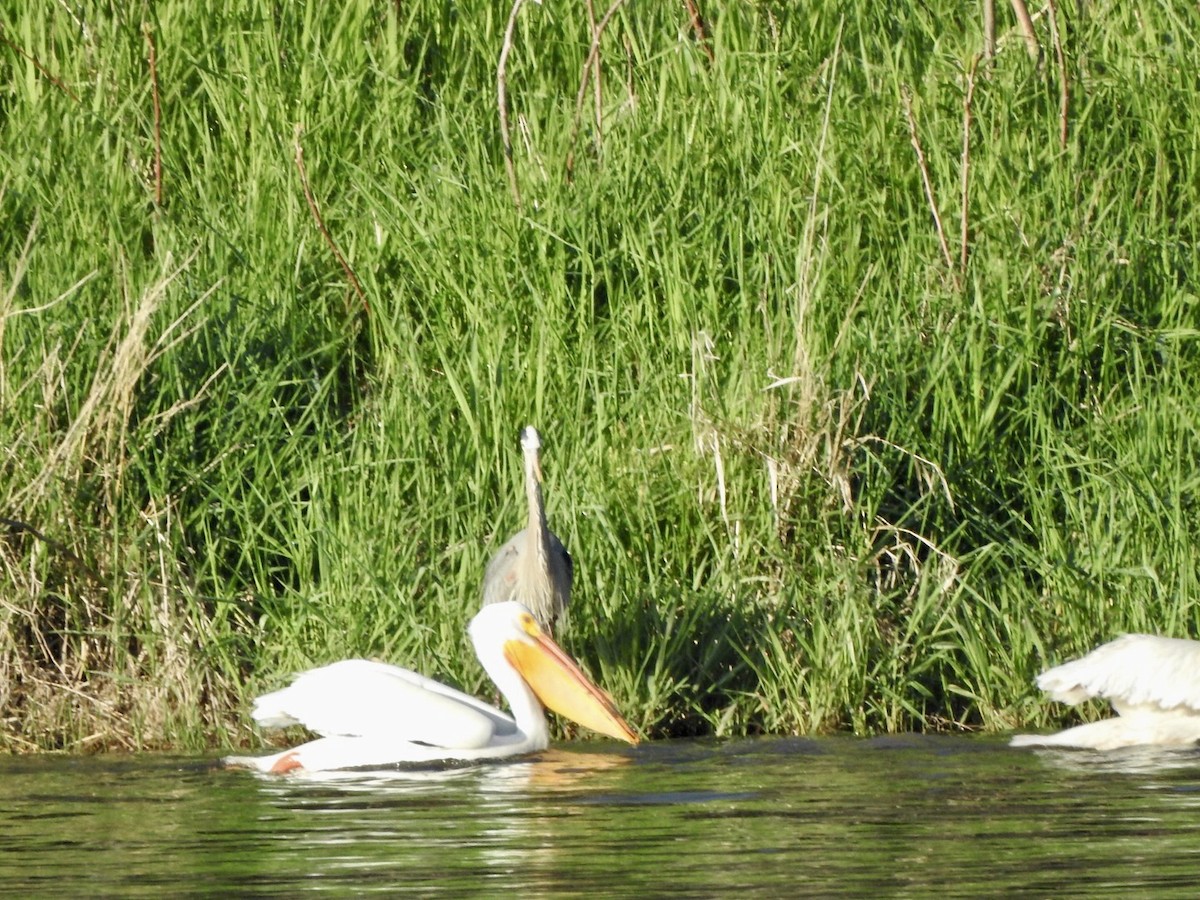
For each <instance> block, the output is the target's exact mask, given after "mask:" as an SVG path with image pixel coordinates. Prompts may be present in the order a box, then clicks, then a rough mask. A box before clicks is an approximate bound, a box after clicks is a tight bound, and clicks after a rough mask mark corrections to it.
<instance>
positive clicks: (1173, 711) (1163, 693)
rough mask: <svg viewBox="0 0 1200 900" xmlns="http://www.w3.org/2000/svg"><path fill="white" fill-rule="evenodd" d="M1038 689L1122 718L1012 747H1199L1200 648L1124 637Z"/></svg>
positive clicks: (1020, 738) (1051, 672)
mask: <svg viewBox="0 0 1200 900" xmlns="http://www.w3.org/2000/svg"><path fill="white" fill-rule="evenodd" d="M1037 685H1038V687H1040V688H1041V689H1042V690H1043V691H1045V692H1046V693H1048V694H1049V695H1050V697H1051V698H1052V699H1054V700H1058V701H1060V702H1062V703H1069V704H1072V705H1074V704H1076V703H1082V702H1083V701H1084V700H1089V699H1091V698H1093V697H1101V698H1103V699H1105V700H1108V701H1109V702H1110V703H1111V704H1112V705H1113V709H1115V710H1116V711H1117V715H1116V717H1114V718H1111V719H1101V720H1100V721H1099V722H1090V723H1088V724H1086V725H1076V726H1075V727H1074V728H1068V729H1067V730H1066V731H1060V732H1059V733H1058V734H1018V735H1017V736H1016V737H1014V738H1013V739H1012V744H1013V746H1015V747H1039V746H1040V747H1087V748H1091V749H1094V750H1113V749H1115V748H1117V747H1129V746H1133V745H1135V744H1164V745H1166V744H1174V745H1185V744H1195V743H1196V742H1197V741H1200V643H1198V642H1196V641H1189V640H1182V639H1180V638H1168V637H1158V636H1157V635H1152V634H1127V635H1124V636H1123V637H1119V638H1117V639H1116V640H1115V641H1109V642H1108V643H1107V644H1103V645H1101V646H1099V647H1097V648H1096V649H1095V650H1093V651H1092V652H1091V653H1089V654H1087V656H1083V657H1080V658H1079V659H1075V660H1072V661H1071V662H1068V663H1063V664H1062V665H1061V666H1055V667H1054V668H1053V669H1047V670H1046V671H1045V672H1043V673H1042V674H1041V675H1039V676H1038V679H1037Z"/></svg>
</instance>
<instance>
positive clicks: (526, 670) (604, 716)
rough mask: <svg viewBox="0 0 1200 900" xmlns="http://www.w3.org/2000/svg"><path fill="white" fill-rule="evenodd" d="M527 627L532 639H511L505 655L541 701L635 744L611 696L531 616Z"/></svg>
mask: <svg viewBox="0 0 1200 900" xmlns="http://www.w3.org/2000/svg"><path fill="white" fill-rule="evenodd" d="M526 631H527V633H528V634H529V636H530V638H532V639H533V642H532V643H527V642H525V641H508V642H507V643H506V644H505V645H504V655H505V657H506V658H507V659H508V661H509V662H510V663H512V665H513V668H515V669H516V670H517V671H518V672H520V673H521V677H522V678H524V679H525V681H526V683H528V685H529V686H530V687H531V688H532V689H533V692H534V693H535V694H537V698H538V699H539V700H541V701H542V705H543V706H545V707H546V708H547V709H552V710H554V711H555V712H556V713H558V714H559V715H560V716H566V717H567V718H568V719H570V720H571V721H573V722H578V723H579V724H580V725H583V726H584V727H585V728H590V729H592V731H597V732H599V733H600V734H606V735H608V736H609V737H612V738H616V739H617V740H619V741H628V742H629V743H631V744H636V743H637V742H638V737H637V734H635V733H634V731H633V729H632V728H630V727H629V723H628V722H626V721H625V719H624V718H622V716H621V714H620V713H619V712H617V707H616V706H615V705H614V704H613V701H612V698H611V697H609V696H608V694H606V693H605V692H604V691H602V690H601V689H600V688H598V687H596V685H595V684H593V683H592V682H591V680H590V679H589V678H588V677H587V676H586V675H584V674H583V670H581V669H580V668H579V665H578V664H577V663H576V662H575V660H573V659H571V657H569V656H567V654H566V653H565V652H564V651H563V649H562V648H561V647H559V646H558V644H556V643H555V642H554V641H553V639H551V638H550V637H549V636H548V635H546V634H545V633H543V632H542V630H541V629H540V628H538V627H537V623H536V622H533V620H532V619H531V620H530V622H529V626H527V627H526Z"/></svg>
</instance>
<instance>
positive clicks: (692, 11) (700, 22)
mask: <svg viewBox="0 0 1200 900" xmlns="http://www.w3.org/2000/svg"><path fill="white" fill-rule="evenodd" d="M683 5H684V6H686V7H687V11H688V17H689V18H690V19H691V20H692V31H694V32H695V33H696V41H697V42H698V43H699V44H700V46H701V47H703V48H704V53H705V55H706V56H707V57H708V61H709V62H710V63H711V62H713V61H714V60H715V57H714V56H713V49H712V45H711V44H710V43H709V42H708V28H707V27H705V25H704V17H703V16H701V15H700V7H699V6H697V5H696V0H683Z"/></svg>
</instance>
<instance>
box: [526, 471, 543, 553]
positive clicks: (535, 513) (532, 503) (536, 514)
mask: <svg viewBox="0 0 1200 900" xmlns="http://www.w3.org/2000/svg"><path fill="white" fill-rule="evenodd" d="M525 498H526V500H527V501H528V503H529V531H530V534H531V535H532V537H533V549H534V552H535V553H536V554H537V558H538V559H539V560H542V559H545V558H546V541H547V538H546V531H547V527H546V505H545V503H544V502H543V501H542V486H541V484H539V483H538V477H537V454H536V452H531V453H526V454H525Z"/></svg>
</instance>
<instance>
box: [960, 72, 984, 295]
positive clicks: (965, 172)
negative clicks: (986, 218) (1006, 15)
mask: <svg viewBox="0 0 1200 900" xmlns="http://www.w3.org/2000/svg"><path fill="white" fill-rule="evenodd" d="M978 66H979V57H978V56H976V57H975V58H974V59H972V60H971V67H970V69H968V70H967V93H966V96H965V97H964V98H963V139H962V166H961V171H962V183H961V186H960V191H961V200H962V212H961V230H960V232H959V248H958V270H959V272H960V273H962V274H963V275H964V276H965V275H966V274H967V256H968V254H969V248H968V245H967V239H968V237H969V235H970V219H969V216H970V202H969V201H970V175H971V101H972V100H973V99H974V97H975V70H976V68H977V67H978Z"/></svg>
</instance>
